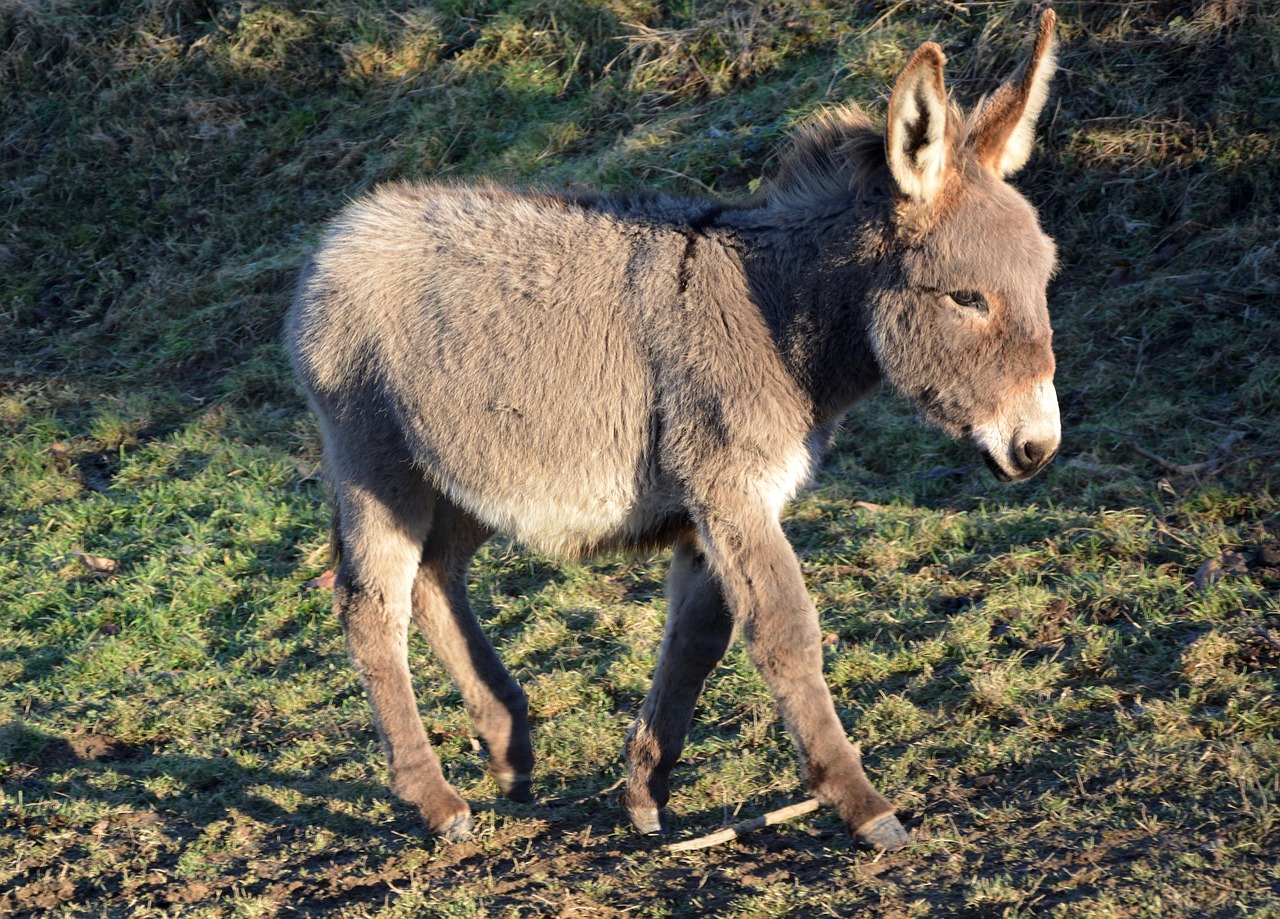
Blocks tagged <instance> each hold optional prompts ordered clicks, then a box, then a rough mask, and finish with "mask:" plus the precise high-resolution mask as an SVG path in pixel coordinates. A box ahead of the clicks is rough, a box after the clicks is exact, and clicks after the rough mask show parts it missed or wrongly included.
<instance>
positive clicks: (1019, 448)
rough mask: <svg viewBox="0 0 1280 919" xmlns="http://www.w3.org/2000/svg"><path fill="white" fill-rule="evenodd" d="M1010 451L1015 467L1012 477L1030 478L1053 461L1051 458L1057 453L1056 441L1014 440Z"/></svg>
mask: <svg viewBox="0 0 1280 919" xmlns="http://www.w3.org/2000/svg"><path fill="white" fill-rule="evenodd" d="M1011 452H1012V454H1013V456H1012V460H1013V464H1014V466H1015V467H1016V469H1017V475H1015V476H1014V478H1015V479H1017V480H1018V481H1022V480H1023V479H1029V478H1031V477H1032V476H1033V475H1035V474H1036V473H1037V472H1039V471H1040V470H1041V469H1043V468H1044V467H1045V466H1048V465H1049V464H1050V463H1051V462H1053V458H1054V457H1055V456H1057V455H1058V442H1057V441H1056V440H1053V441H1045V440H1023V441H1015V442H1014V445H1013V450H1012V451H1011Z"/></svg>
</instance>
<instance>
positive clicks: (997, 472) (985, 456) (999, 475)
mask: <svg viewBox="0 0 1280 919" xmlns="http://www.w3.org/2000/svg"><path fill="white" fill-rule="evenodd" d="M982 460H983V462H985V463H986V464H987V468H988V469H990V470H991V474H992V475H993V476H995V477H996V481H997V482H1012V481H1013V476H1011V475H1009V473H1007V472H1005V471H1004V469H1002V468H1001V467H1000V464H999V463H997V462H996V458H995V457H994V456H992V455H991V451H990V450H983V451H982Z"/></svg>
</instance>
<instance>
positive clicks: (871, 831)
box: [854, 814, 911, 852]
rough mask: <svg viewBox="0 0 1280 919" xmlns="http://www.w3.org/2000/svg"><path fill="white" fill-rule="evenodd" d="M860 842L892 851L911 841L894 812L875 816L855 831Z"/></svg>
mask: <svg viewBox="0 0 1280 919" xmlns="http://www.w3.org/2000/svg"><path fill="white" fill-rule="evenodd" d="M854 836H856V837H857V839H858V842H860V843H862V844H863V845H864V846H867V847H868V848H871V849H879V850H880V851H881V852H892V851H893V850H894V849H901V848H902V847H903V846H905V845H906V844H907V843H909V842H910V841H911V834H910V833H908V832H907V831H906V830H905V829H904V828H903V826H902V824H901V823H900V822H899V821H898V818H897V817H895V816H894V815H893V814H881V815H880V816H879V817H873V818H872V819H870V820H868V821H867V822H866V823H864V824H863V825H862V826H860V827H858V829H857V830H855V831H854Z"/></svg>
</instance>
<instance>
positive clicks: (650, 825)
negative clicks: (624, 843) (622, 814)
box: [627, 807, 667, 836]
mask: <svg viewBox="0 0 1280 919" xmlns="http://www.w3.org/2000/svg"><path fill="white" fill-rule="evenodd" d="M627 816H628V817H630V818H631V825H632V826H633V827H635V830H636V832H637V833H639V834H640V835H641V836H665V835H667V820H666V814H665V813H663V811H662V808H660V807H628V808H627Z"/></svg>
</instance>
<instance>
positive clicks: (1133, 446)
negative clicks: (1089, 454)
mask: <svg viewBox="0 0 1280 919" xmlns="http://www.w3.org/2000/svg"><path fill="white" fill-rule="evenodd" d="M1124 445H1125V446H1126V447H1128V448H1129V449H1130V450H1132V451H1133V452H1134V453H1137V454H1139V455H1140V456H1145V457H1146V458H1147V459H1149V460H1151V462H1153V463H1156V464H1157V465H1159V466H1162V467H1164V469H1165V470H1166V471H1168V472H1172V473H1174V474H1175V475H1199V474H1200V473H1202V472H1209V471H1210V470H1212V469H1214V467H1215V466H1216V465H1217V464H1216V463H1211V462H1205V463H1190V464H1187V465H1183V464H1182V463H1175V462H1173V461H1172V460H1167V459H1165V458H1164V457H1163V456H1161V455H1160V454H1158V453H1152V452H1151V451H1150V450H1148V449H1146V448H1145V447H1143V446H1142V445H1141V444H1139V443H1138V442H1137V441H1135V440H1126V441H1125V442H1124Z"/></svg>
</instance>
